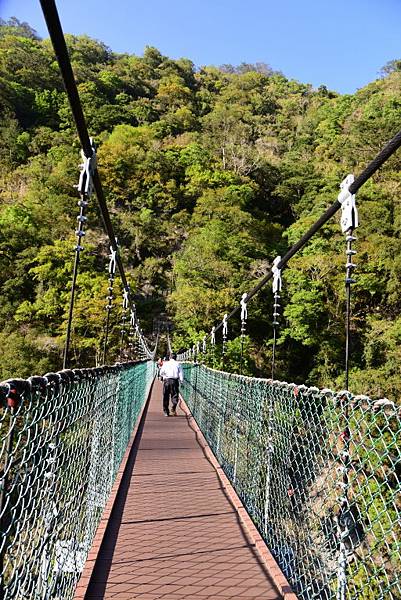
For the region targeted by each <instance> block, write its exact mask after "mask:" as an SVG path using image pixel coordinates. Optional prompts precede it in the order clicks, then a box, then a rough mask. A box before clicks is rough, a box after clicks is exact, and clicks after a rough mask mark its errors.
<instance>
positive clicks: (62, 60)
mask: <svg viewBox="0 0 401 600" xmlns="http://www.w3.org/2000/svg"><path fill="white" fill-rule="evenodd" d="M40 4H41V7H42V11H43V15H44V18H45V21H46V25H47V29H48V31H49V35H50V39H51V42H52V45H53V49H54V52H55V54H56V58H57V62H58V65H59V67H60V72H61V76H62V79H63V83H64V87H65V90H66V92H67V97H68V101H69V103H70V107H71V111H72V114H73V117H74V121H75V125H76V128H77V132H78V137H79V139H80V142H81V146H82V150H83V153H84V154H85V156H86V157H87V158H90V157H91V156H92V154H93V147H92V144H91V140H90V138H89V133H88V129H87V126H86V121H85V117H84V113H83V110H82V105H81V101H80V98H79V94H78V88H77V84H76V82H75V78H74V73H73V71H72V66H71V61H70V57H69V54H68V50H67V45H66V42H65V37H64V33H63V29H62V27H61V22H60V18H59V15H58V11H57V7H56V3H55V0H40ZM93 185H94V188H95V191H96V197H97V201H98V204H99V208H100V213H101V218H102V222H103V226H104V229H105V231H106V233H107V235H108V237H109V240H110V244H111V248H112V250H113V251H115V252H116V264H117V267H118V270H119V273H120V277H121V281H122V284H123V288H124V289H125V290H128V294H129V296H131V293H130V290H129V285H128V281H127V278H126V275H125V271H124V265H123V262H122V260H121V256H120V255H119V253H118V245H117V240H116V236H115V233H114V228H113V225H112V222H111V219H110V214H109V211H108V208H107V203H106V200H105V195H104V192H103V187H102V183H101V181H100V177H99V172H98V170H97V167H95V169H94V171H93ZM130 303H133V304H134V305H135V303H134V302H133V300H132V299H131V297H130ZM155 351H156V349H155Z"/></svg>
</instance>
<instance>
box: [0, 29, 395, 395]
mask: <svg viewBox="0 0 401 600" xmlns="http://www.w3.org/2000/svg"><path fill="white" fill-rule="evenodd" d="M67 43H68V47H69V51H70V55H71V61H72V65H73V69H74V72H75V76H76V80H77V83H78V89H79V93H80V96H81V100H82V103H83V107H84V111H85V115H86V117H87V121H88V127H89V130H90V133H91V135H93V136H94V137H95V138H96V141H97V143H98V158H99V170H100V175H101V178H102V181H103V185H104V189H105V192H106V194H107V198H108V202H109V207H110V211H111V213H112V218H113V223H114V225H115V229H116V232H117V235H118V240H119V243H120V245H121V252H122V255H123V258H124V261H125V265H126V268H127V272H128V274H129V278H130V282H131V284H132V288H133V289H134V290H135V294H136V298H137V301H138V307H139V316H140V318H141V321H142V323H143V329H144V330H145V332H146V331H151V328H152V321H153V318H154V316H155V315H157V314H158V313H159V312H161V311H162V312H167V313H168V314H169V315H170V316H171V318H172V319H173V321H174V326H175V332H174V341H173V344H174V345H175V347H177V348H178V347H179V346H180V347H182V348H183V347H187V345H188V344H191V345H192V343H194V341H196V340H199V339H201V338H202V336H203V335H204V333H206V332H209V331H210V329H211V327H212V325H213V324H215V323H217V322H219V321H220V320H221V318H222V316H223V314H224V313H225V312H227V311H229V310H231V308H233V307H234V306H235V305H237V304H238V303H239V299H240V297H241V294H242V293H243V292H244V291H247V290H249V289H250V288H251V287H252V286H253V285H254V284H255V282H257V281H258V279H259V278H260V277H261V276H262V275H263V274H265V273H266V272H267V271H268V269H269V268H270V266H271V263H272V260H273V259H274V258H275V256H276V255H277V254H282V253H284V252H285V250H286V248H288V246H289V245H290V244H292V243H293V242H294V241H296V240H297V239H298V238H299V237H300V235H302V233H304V231H305V230H306V229H307V227H308V226H309V225H310V224H311V223H312V222H313V221H314V220H315V219H316V218H317V217H318V216H319V215H320V213H321V212H322V211H323V210H324V209H325V208H326V207H327V206H328V205H330V204H331V203H332V202H333V200H334V199H335V198H336V195H337V193H338V186H339V182H340V181H341V180H342V179H343V177H344V176H345V175H346V174H347V173H348V172H355V173H356V174H357V173H359V172H360V171H361V170H362V168H363V167H364V166H365V165H366V163H367V162H368V161H369V160H370V159H371V158H372V157H373V156H374V155H375V154H376V153H377V151H378V150H379V149H380V148H381V147H382V145H383V144H384V143H385V142H386V141H387V140H388V139H389V138H390V137H392V136H393V135H394V133H396V131H397V130H398V129H399V127H400V123H401V97H400V94H399V90H400V89H401V67H400V65H401V61H399V60H394V61H392V63H391V64H390V63H389V65H387V67H386V68H385V69H384V71H383V78H381V79H378V80H377V81H374V82H372V83H371V84H369V85H368V86H366V87H365V88H363V89H361V90H359V91H358V92H357V93H356V94H354V95H340V94H337V93H335V92H331V91H329V90H327V89H326V88H325V87H324V86H321V87H320V88H319V89H317V90H316V89H313V88H312V87H311V86H310V85H306V84H302V83H298V82H297V81H292V80H288V79H287V78H286V77H285V76H284V75H283V74H281V73H277V72H274V71H272V70H271V69H270V68H269V67H268V66H267V65H263V64H262V65H261V64H258V65H248V64H243V65H241V66H240V67H237V68H233V67H230V66H224V67H221V68H216V67H202V68H200V69H197V68H195V67H194V65H193V63H192V62H191V61H190V60H187V59H179V60H172V59H169V58H168V57H165V56H163V55H162V54H161V53H160V52H159V51H158V50H157V49H155V48H151V47H148V48H146V49H145V52H144V54H143V56H142V57H138V56H133V55H128V54H115V53H113V52H112V51H111V50H110V49H109V48H107V47H106V46H105V45H104V44H102V43H101V42H98V41H95V40H93V39H90V38H89V37H86V36H73V35H68V36H67ZM0 111H1V125H0V162H1V171H0V177H1V188H0V222H1V228H0V263H1V269H0V279H1V289H2V302H1V305H0V365H1V367H0V378H6V377H10V376H27V375H29V374H32V373H33V372H44V371H46V370H50V369H56V368H60V365H61V355H62V347H63V342H64V336H65V330H66V319H67V311H68V302H69V291H70V280H71V272H72V261H73V257H74V252H73V246H74V243H75V241H74V240H75V236H74V230H75V223H76V217H77V214H78V209H77V197H76V193H75V191H74V188H73V185H74V184H76V183H77V175H78V169H77V167H78V162H79V143H78V140H77V136H76V133H75V129H74V125H73V122H72V117H71V112H70V109H69V105H68V101H67V98H66V94H65V92H64V89H63V86H62V82H61V78H60V74H59V70H58V66H57V63H56V60H55V57H54V53H53V50H52V47H51V44H50V42H49V40H41V39H39V38H38V36H37V35H36V34H35V32H34V31H33V30H32V29H31V28H30V27H29V26H28V25H26V24H21V23H19V22H18V21H17V20H15V19H13V20H11V21H9V22H8V23H5V22H2V23H1V27H0ZM400 165H401V155H400V153H398V154H396V155H395V156H394V157H393V158H392V159H391V160H389V161H388V163H387V164H386V165H385V167H384V168H383V169H381V170H380V172H379V173H378V174H376V175H375V176H374V178H373V180H371V181H370V182H368V183H367V184H366V185H365V186H364V187H363V188H362V189H361V191H360V193H359V194H358V203H359V210H360V221H361V226H360V228H359V230H358V242H357V250H358V254H357V256H356V262H357V264H358V270H357V277H356V278H357V283H356V285H355V286H354V290H355V293H354V309H353V317H352V329H353V340H354V341H353V348H352V373H351V378H350V387H351V389H352V390H353V391H355V392H365V393H369V394H371V395H373V396H377V395H387V396H388V397H398V396H399V392H400V388H401V384H400V382H399V373H400V369H401V350H400V348H401V345H400V341H401V317H400V307H401V300H400V296H399V284H400V278H401V277H400V276H401V252H400V250H401V240H400V232H401V210H400V205H399V202H400V200H399V198H400V188H401V176H400ZM88 216H89V219H88V223H89V225H88V227H87V229H86V231H87V234H86V237H85V240H84V246H85V252H84V254H83V259H82V265H81V270H80V274H79V277H78V285H79V288H78V295H77V303H76V310H75V317H74V323H73V353H74V362H75V364H80V365H88V366H89V365H91V364H93V363H94V362H95V361H96V360H97V359H98V358H99V356H100V349H101V344H102V335H103V327H104V317H105V310H104V306H105V297H106V295H107V273H106V271H107V262H108V259H107V255H108V252H109V245H108V241H107V239H106V236H105V234H104V233H103V231H102V228H101V222H100V217H99V214H98V211H97V208H96V203H95V200H94V199H93V201H92V203H91V206H90V209H89V214H88ZM344 275H345V242H344V238H343V235H342V234H341V231H340V228H339V223H338V218H337V219H335V220H333V222H331V223H330V224H328V225H327V226H326V227H325V228H324V229H323V230H322V231H321V232H320V233H319V234H318V235H317V236H316V237H315V238H314V239H313V241H312V242H311V243H310V244H309V245H308V247H307V248H306V249H305V250H304V251H303V252H302V253H301V254H300V255H299V256H297V257H296V258H294V259H293V260H292V261H291V263H290V266H289V268H288V269H287V270H286V271H285V273H284V275H283V279H284V290H283V304H284V306H285V308H284V318H283V320H282V327H281V330H280V337H279V345H278V350H277V352H278V357H277V377H280V378H282V379H287V380H289V379H291V380H295V381H298V382H299V381H305V382H307V383H310V384H315V385H322V386H323V385H326V386H327V385H332V386H340V387H341V386H342V385H343V376H342V371H343V363H344V358H343V356H344V297H345V294H344ZM120 304H121V303H120V301H118V303H116V310H115V311H114V316H113V325H114V333H113V336H114V337H113V336H112V344H113V345H112V348H113V349H112V350H111V352H110V360H111V359H112V358H113V357H114V358H115V357H116V356H117V355H118V327H117V325H118V320H119V315H118V313H119V311H120ZM271 313H272V296H271V292H270V290H264V291H263V292H262V293H260V294H259V296H258V297H257V298H256V299H254V300H252V302H251V303H250V305H249V324H248V334H249V339H248V340H247V344H248V346H249V348H250V352H251V360H250V361H249V364H247V369H248V370H249V371H250V372H255V373H258V374H262V375H266V374H268V373H269V371H270V360H271V348H272V346H271V344H272V340H271V338H272V326H271ZM230 328H231V332H230V335H231V337H233V336H234V337H235V336H236V335H238V333H239V323H238V322H236V323H232V324H230ZM218 351H219V349H218V348H217V349H216V353H217V354H218ZM238 352H239V344H238V342H236V341H235V340H234V341H232V342H231V345H230V347H229V360H228V362H227V363H226V365H225V366H226V367H228V368H235V367H236V365H237V357H238ZM215 360H216V357H215Z"/></svg>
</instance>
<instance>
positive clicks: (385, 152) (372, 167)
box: [209, 130, 401, 335]
mask: <svg viewBox="0 0 401 600" xmlns="http://www.w3.org/2000/svg"><path fill="white" fill-rule="evenodd" d="M400 146H401V130H400V131H399V132H398V133H397V134H396V135H395V136H394V137H393V138H392V139H391V140H390V141H389V142H388V143H387V144H386V145H385V146H384V148H383V149H382V150H381V151H380V152H379V154H378V155H377V156H376V157H375V158H374V159H373V160H372V161H371V162H370V163H369V164H368V165H367V167H366V168H365V169H364V170H363V171H362V173H361V174H360V175H359V176H358V177H357V178H356V179H355V181H354V182H353V183H352V184H351V185H350V186H349V188H348V190H349V192H350V194H355V193H356V192H357V191H358V190H359V188H361V187H362V185H363V184H364V183H366V182H367V180H368V179H370V177H372V175H373V174H374V173H375V172H376V171H377V170H378V169H379V168H380V167H381V166H382V165H383V164H384V163H385V162H386V160H388V159H389V158H390V156H391V155H392V154H394V152H395V151H396V150H398V148H399V147H400ZM341 206H342V204H341V202H339V200H335V201H334V202H333V204H332V205H331V206H330V207H329V208H328V209H327V210H326V211H325V212H324V213H323V214H322V215H321V216H320V217H319V219H318V220H317V221H316V222H315V223H314V224H313V225H312V226H311V227H310V228H309V229H308V231H307V232H306V233H305V234H304V235H303V236H302V237H301V239H300V240H298V242H296V243H295V244H294V245H293V246H292V247H291V248H290V249H289V250H288V252H287V253H286V254H285V255H284V256H283V258H282V259H281V261H280V262H279V263H278V265H277V267H278V268H279V269H282V268H283V267H284V266H285V265H286V264H287V263H288V261H289V260H290V258H292V257H293V256H294V254H296V253H297V252H298V251H299V250H301V248H303V247H304V246H305V244H306V243H307V242H308V241H309V240H310V238H311V237H312V236H313V235H315V233H316V232H317V231H318V230H319V229H320V228H321V227H323V225H324V224H325V223H327V221H328V220H329V219H331V217H332V216H333V215H335V214H336V212H337V211H338V210H339V209H340V208H341ZM272 277H273V271H270V272H269V273H267V274H266V275H265V276H264V277H263V279H261V281H260V282H259V283H258V284H256V285H255V287H253V288H252V289H251V290H250V291H249V292H248V293H247V297H246V302H248V301H249V300H250V299H251V298H252V297H253V296H254V295H255V294H257V293H258V292H259V290H260V289H262V288H263V287H264V286H265V285H266V283H267V282H268V281H269V280H270V279H271V278H272ZM240 308H241V305H238V306H236V307H235V308H234V309H233V310H232V311H231V312H230V313H229V314H228V315H227V319H230V318H231V317H232V316H234V315H235V314H236V313H237V312H238V311H239V310H240ZM221 327H223V321H221V322H220V323H219V324H218V325H216V328H215V331H218V330H219V329H221ZM209 335H211V334H209Z"/></svg>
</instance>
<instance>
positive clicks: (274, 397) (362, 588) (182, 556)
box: [0, 0, 401, 600]
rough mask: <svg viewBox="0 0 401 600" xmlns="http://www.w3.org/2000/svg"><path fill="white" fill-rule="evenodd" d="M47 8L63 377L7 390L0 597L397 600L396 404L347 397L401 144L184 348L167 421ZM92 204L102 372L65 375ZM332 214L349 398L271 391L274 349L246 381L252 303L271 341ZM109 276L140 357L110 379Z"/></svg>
mask: <svg viewBox="0 0 401 600" xmlns="http://www.w3.org/2000/svg"><path fill="white" fill-rule="evenodd" d="M41 5H42V9H43V13H44V16H45V19H46V22H47V26H48V29H49V34H50V38H51V41H52V43H53V47H54V50H55V54H56V57H57V60H58V63H59V66H60V70H61V74H62V77H63V80H64V85H65V88H66V91H67V94H68V98H69V101H70V105H71V109H72V113H73V116H74V120H75V123H76V126H77V131H78V136H79V139H80V142H81V146H82V161H83V164H82V167H81V174H80V179H79V183H78V186H77V187H78V192H79V195H80V200H79V215H78V228H77V232H76V235H77V243H76V247H75V264H74V271H73V277H72V288H71V302H70V310H69V321H68V329H67V336H66V344H65V351H64V359H63V369H62V370H61V371H59V372H56V373H47V374H45V375H44V376H39V375H32V376H31V377H29V378H28V379H10V380H8V381H5V382H2V383H0V400H1V408H0V423H1V446H0V447H1V450H0V452H1V455H0V456H1V458H0V469H1V488H0V520H1V538H0V598H2V599H4V600H11V599H12V600H23V599H32V600H33V599H37V600H45V599H46V600H50V599H54V600H69V599H71V600H72V599H73V598H75V599H76V600H79V599H81V600H83V599H84V598H86V599H87V600H90V599H95V598H96V599H99V600H100V599H101V598H110V599H111V598H116V599H121V600H122V599H126V600H128V599H131V598H143V599H145V600H151V599H152V600H155V599H156V598H166V599H171V600H181V599H182V600H183V599H184V598H185V599H188V600H189V599H195V598H199V599H200V598H210V599H217V598H225V599H228V598H236V599H243V600H250V599H253V600H259V599H260V600H261V599H262V598H263V599H264V600H275V599H279V598H284V599H286V600H296V599H297V598H299V599H301V600H312V599H316V600H317V599H319V600H320V599H321V600H334V599H335V600H345V599H350V600H357V599H358V600H378V599H382V600H396V599H400V598H401V568H400V567H401V565H400V537H399V534H400V531H399V526H400V450H399V448H400V445H399V438H400V429H401V428H400V407H399V405H397V404H395V403H394V402H391V401H389V400H387V399H385V398H383V399H378V400H373V399H371V398H369V397H368V396H363V395H359V396H355V395H353V394H352V393H351V392H350V391H349V390H348V372H349V355H350V312H351V287H352V284H353V281H354V280H353V270H354V268H355V264H354V261H353V257H354V255H355V242H356V238H355V235H354V233H355V229H356V228H357V227H358V212H357V207H356V203H355V193H356V192H357V191H358V189H359V188H360V187H361V186H362V185H363V184H364V183H365V182H366V181H367V180H368V179H369V178H370V177H371V176H372V175H373V174H374V173H375V172H376V171H377V169H379V168H380V166H381V165H382V164H383V163H384V162H385V161H386V160H387V159H388V158H389V157H390V156H391V155H392V154H393V153H394V152H395V151H396V150H397V149H398V148H399V146H400V145H401V132H399V133H397V134H396V135H395V136H394V138H393V139H392V140H390V142H389V143H388V144H387V145H386V146H385V147H384V148H383V150H381V152H380V153H379V154H378V155H377V156H376V157H375V158H374V160H373V161H372V162H371V163H369V164H368V166H367V167H366V169H365V170H364V171H363V172H362V173H361V174H360V175H359V176H358V177H356V178H354V177H353V176H351V175H348V176H347V177H346V178H345V179H344V180H343V182H342V183H341V186H340V187H341V189H340V193H339V196H338V198H337V199H336V200H335V202H334V203H333V204H332V205H331V206H330V207H329V208H328V209H327V210H326V212H325V213H324V214H323V215H322V216H321V217H320V218H319V219H318V220H317V221H316V223H314V224H313V226H312V227H311V228H310V229H309V230H308V232H307V233H306V234H305V235H304V236H303V237H302V238H301V239H300V240H299V241H298V242H297V243H296V244H294V245H293V246H292V247H291V248H290V249H289V250H288V252H287V253H286V254H285V255H284V256H283V257H277V258H276V260H275V261H274V263H273V265H272V269H271V271H269V273H268V274H267V275H266V276H265V277H264V278H263V279H262V280H261V281H260V282H259V283H258V284H257V285H256V286H255V287H253V288H252V290H250V291H249V292H248V293H244V294H243V296H242V298H241V301H240V302H239V303H238V304H237V305H236V307H235V308H234V309H233V310H232V311H231V312H230V313H227V314H225V315H224V317H223V319H222V321H221V322H220V323H218V324H216V325H215V326H214V327H213V328H212V330H211V332H210V334H209V335H206V336H204V337H203V340H202V341H201V342H198V343H197V344H195V345H194V346H193V347H191V348H188V349H185V350H182V349H181V354H180V355H179V360H180V361H181V362H182V366H183V371H184V382H183V385H182V386H181V399H180V406H179V410H178V415H177V417H175V418H169V419H165V418H164V416H163V413H162V400H161V396H162V389H161V388H162V386H161V383H160V381H159V380H158V378H157V376H156V368H155V358H156V352H157V347H158V343H159V336H155V339H154V340H153V342H152V344H151V343H150V342H149V341H148V340H147V339H146V337H145V335H144V333H143V331H142V329H141V326H140V323H139V320H138V317H137V313H136V307H135V302H134V299H133V296H132V293H131V290H130V287H129V285H128V281H127V277H126V274H125V271H124V265H123V261H122V258H121V255H120V253H119V247H118V244H117V240H116V236H115V234H114V230H113V225H112V222H111V219H110V215H109V212H108V208H107V203H106V199H105V196H104V193H103V189H102V185H101V181H100V177H99V173H98V171H97V166H96V148H95V145H94V143H93V141H92V140H91V139H90V137H89V134H88V130H87V127H86V122H85V118H84V115H83V111H82V107H81V103H80V99H79V95H78V91H77V87H76V84H75V81H74V76H73V73H72V69H71V64H70V61H69V57H68V52H67V48H66V44H65V40H64V36H63V32H62V28H61V24H60V21H59V17H58V14H57V9H56V6H55V3H54V0H41ZM94 192H96V198H97V201H98V204H99V208H100V212H101V215H102V220H103V224H104V228H105V231H106V233H107V235H108V237H109V240H110V251H111V254H110V262H109V269H108V272H109V294H108V297H107V304H106V308H107V321H106V326H105V337H104V344H103V357H102V358H103V360H102V363H103V365H102V366H98V367H93V368H79V369H78V368H73V369H71V368H69V366H70V339H71V332H72V327H71V324H72V320H73V315H74V297H75V286H76V279H77V273H78V269H79V262H80V254H81V252H82V251H83V249H84V243H83V238H84V235H85V224H86V222H87V217H86V214H85V212H86V209H87V206H88V201H89V199H90V198H91V196H92V194H93V193H94ZM339 210H341V214H342V216H341V228H342V231H343V233H344V235H345V255H346V264H345V291H346V315H345V321H346V332H347V336H346V348H345V386H344V389H343V390H340V391H333V390H330V389H318V388H316V387H307V386H305V385H295V384H293V383H286V382H282V381H277V380H276V379H275V353H274V351H275V345H274V346H273V360H272V367H271V377H270V378H255V377H247V376H245V375H243V374H242V365H243V360H244V356H243V353H244V344H243V341H244V338H245V334H246V327H247V318H248V303H249V301H250V300H251V299H252V298H253V297H254V296H255V295H256V294H257V293H258V292H259V291H260V290H261V289H262V288H263V287H264V286H265V285H266V284H267V283H268V282H269V281H270V280H271V281H272V284H273V295H274V305H273V311H272V312H273V332H274V344H275V341H276V334H277V327H278V325H279V320H278V318H279V314H280V308H281V307H280V292H281V286H282V282H281V271H282V269H283V268H284V267H285V266H286V265H287V263H288V262H289V260H290V259H291V258H292V257H293V256H294V255H295V254H296V253H297V252H298V251H299V250H301V249H302V248H303V247H304V246H305V245H306V244H307V243H308V241H309V240H310V238H311V237H312V236H313V235H314V234H315V233H316V232H317V231H318V230H319V229H320V228H321V227H322V226H323V225H324V224H325V223H326V222H327V221H328V220H329V219H330V218H331V217H332V216H333V215H334V214H336V213H337V211H339ZM117 271H118V273H119V276H120V278H121V282H122V286H123V304H122V306H123V322H122V327H121V339H120V344H121V348H124V347H128V348H129V347H130V354H132V352H133V351H134V353H135V356H136V360H135V361H127V360H121V362H120V363H117V364H115V365H113V366H109V365H107V345H108V328H109V316H110V312H111V311H112V308H113V300H114V294H113V289H114V288H113V286H114V279H115V276H116V273H117ZM249 309H251V308H250V307H249ZM237 313H240V323H241V362H240V368H239V371H240V372H239V373H238V374H232V373H226V372H223V371H219V370H217V369H216V368H214V366H215V363H216V361H215V359H216V355H217V353H219V352H220V353H223V356H224V353H225V352H226V344H227V340H228V338H229V333H230V332H229V323H230V319H233V318H234V317H235V316H236V315H237ZM161 322H163V323H164V326H163V327H161V328H160V327H159V330H160V333H161V336H163V339H164V341H165V343H166V345H167V348H168V349H169V350H172V348H173V347H174V338H173V340H172V341H171V340H170V332H171V324H170V322H169V320H168V319H166V316H163V317H162V318H161ZM166 323H167V325H166ZM163 329H164V330H165V331H163ZM220 338H221V339H220ZM127 356H128V354H127ZM121 358H122V359H123V358H124V352H123V351H122V352H121ZM206 362H207V363H208V365H210V366H206Z"/></svg>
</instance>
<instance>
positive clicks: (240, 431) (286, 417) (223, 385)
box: [182, 363, 401, 600]
mask: <svg viewBox="0 0 401 600" xmlns="http://www.w3.org/2000/svg"><path fill="white" fill-rule="evenodd" d="M183 367H184V375H185V382H184V385H183V386H182V394H183V397H184V399H185V400H186V402H187V403H188V405H189V408H190V410H191V411H192V414H193V415H194V417H195V419H196V421H197V423H198V425H199V427H200V429H201V430H202V432H203V433H204V435H205V437H206V439H207V441H208V443H209V445H210V447H211V449H212V450H213V452H214V454H215V455H216V458H217V459H218V461H219V463H220V465H221V466H222V468H223V469H224V471H225V473H226V474H227V476H228V477H229V479H230V480H231V482H232V484H233V486H234V488H235V490H236V491H237V493H238V495H239V496H240V498H241V500H242V502H243V503H244V506H245V507H246V509H247V511H248V513H249V515H250V516H251V518H252V519H253V521H254V523H255V525H256V526H257V528H258V530H259V531H260V533H261V534H262V536H263V538H264V539H265V541H266V543H267V546H268V547H269V549H270V550H271V552H272V554H273V555H274V556H275V558H276V560H277V562H278V563H279V565H280V567H281V569H282V570H283V572H284V573H285V575H286V576H287V579H288V580H289V582H290V583H291V585H292V587H293V589H294V591H295V592H296V593H297V595H298V597H299V598H301V599H302V600H311V599H319V600H329V599H335V598H340V597H343V596H341V589H343V592H344V590H345V594H346V598H347V599H349V600H354V599H355V600H356V599H358V600H379V599H383V600H396V599H400V598H401V562H400V549H401V547H400V523H401V519H400V507H401V494H400V477H401V476H400V472H401V461H400V444H399V442H400V411H399V407H396V406H395V405H394V404H393V403H392V402H389V401H387V400H379V401H377V402H374V401H373V400H371V399H370V398H368V397H366V396H353V395H352V394H350V393H349V392H338V393H335V392H333V391H331V390H319V389H317V388H307V387H305V386H296V385H295V384H287V383H283V382H278V381H274V382H272V381H271V380H267V379H255V378H250V377H243V376H239V375H234V374H229V373H224V372H221V371H216V370H213V369H209V368H206V367H205V366H203V365H199V364H193V363H184V364H183ZM346 406H347V407H348V408H347V411H348V416H346V414H347V411H346V410H345V407H346ZM345 457H348V458H345ZM344 494H346V496H347V509H346V510H344V508H343V503H342V498H343V496H344ZM341 561H343V563H344V562H345V563H346V569H345V573H344V570H342V569H341V566H340V563H341Z"/></svg>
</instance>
